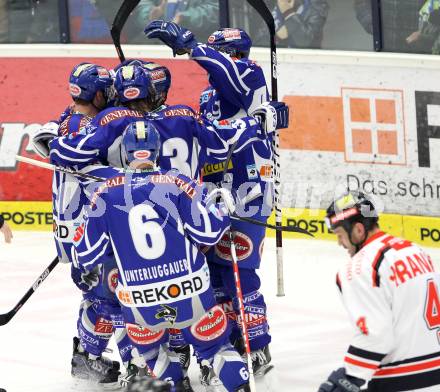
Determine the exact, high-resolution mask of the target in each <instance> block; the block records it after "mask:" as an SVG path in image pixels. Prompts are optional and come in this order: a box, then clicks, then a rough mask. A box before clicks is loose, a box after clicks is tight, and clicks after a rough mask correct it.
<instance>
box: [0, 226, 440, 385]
mask: <svg viewBox="0 0 440 392" xmlns="http://www.w3.org/2000/svg"><path fill="white" fill-rule="evenodd" d="M428 252H429V253H430V254H431V255H432V257H433V259H434V260H435V262H436V265H437V266H438V265H439V264H438V263H439V261H440V249H428ZM54 256H55V246H54V245H53V242H52V237H51V233H46V232H15V233H14V239H13V243H12V244H9V245H8V244H5V243H4V242H3V238H1V239H0V270H1V273H0V282H1V284H0V313H6V312H7V311H9V310H10V309H12V308H13V306H14V305H15V304H16V302H17V301H18V300H19V299H20V298H21V297H22V296H23V294H24V293H25V292H26V290H27V289H28V288H29V287H30V286H31V285H32V284H33V283H34V281H35V279H36V278H37V276H38V275H39V274H40V273H41V272H42V271H43V270H44V269H45V268H46V266H47V265H49V263H50V261H51V260H52V259H53V257H54ZM347 257H348V255H347V253H346V251H345V250H343V249H342V248H339V247H338V246H337V244H336V242H332V241H319V240H285V241H284V274H285V286H286V287H285V289H286V290H285V291H286V296H285V297H277V296H276V263H275V241H274V239H272V238H268V239H267V240H266V244H265V248H264V256H263V258H264V260H263V262H262V268H261V270H260V276H261V277H262V292H263V293H264V295H265V298H266V302H267V304H268V312H269V323H270V326H271V334H272V339H273V340H272V345H271V353H272V357H273V363H274V365H275V369H276V375H277V376H278V381H279V388H277V392H278V391H283V392H290V391H292V392H316V391H317V389H318V388H317V387H318V385H319V384H320V382H322V381H323V380H324V379H326V377H327V376H328V374H329V373H330V372H331V371H332V370H334V369H335V368H337V367H339V366H341V364H342V359H343V355H344V352H345V349H346V348H347V347H348V345H349V342H350V336H351V329H350V326H349V323H348V319H347V317H346V315H345V310H344V308H343V306H342V304H341V303H340V299H339V294H338V291H337V288H336V285H335V273H336V271H337V269H338V266H339V265H340V263H341V262H343V261H344V260H346V259H347ZM80 298H81V293H80V292H79V290H78V289H77V288H76V287H75V286H74V285H73V283H71V281H70V269H69V266H68V265H64V264H61V265H58V266H57V267H56V269H55V270H54V271H53V272H52V273H51V275H50V276H49V277H48V278H47V280H46V281H45V282H44V283H43V284H42V286H41V287H40V288H39V289H38V290H37V292H36V293H35V294H34V295H33V296H32V297H31V298H30V299H29V301H28V302H27V303H26V305H24V307H23V308H22V309H21V310H20V311H19V312H18V313H17V315H16V316H15V317H14V318H13V319H12V320H11V321H10V322H9V323H8V324H6V325H4V326H1V327H0V388H5V389H6V390H7V391H8V392H31V391H32V392H43V391H44V392H60V391H62V392H67V391H81V392H82V391H84V392H85V391H91V389H90V388H86V387H84V386H78V385H76V384H74V381H73V380H72V378H71V376H70V360H71V355H72V337H73V336H74V335H75V323H76V316H77V311H78V306H79V302H80ZM110 347H112V348H114V349H115V345H114V342H113V341H112V342H111V344H110ZM108 355H109V356H111V357H113V358H114V359H117V357H118V354H117V351H116V349H115V350H114V352H113V353H112V354H108ZM190 377H191V380H192V383H193V387H194V389H195V391H196V392H199V391H200V392H201V391H203V388H202V387H201V386H200V384H199V383H198V368H197V367H196V365H195V364H194V361H193V364H192V365H191V368H190ZM262 391H265V389H264V388H260V389H259V390H258V392H262Z"/></svg>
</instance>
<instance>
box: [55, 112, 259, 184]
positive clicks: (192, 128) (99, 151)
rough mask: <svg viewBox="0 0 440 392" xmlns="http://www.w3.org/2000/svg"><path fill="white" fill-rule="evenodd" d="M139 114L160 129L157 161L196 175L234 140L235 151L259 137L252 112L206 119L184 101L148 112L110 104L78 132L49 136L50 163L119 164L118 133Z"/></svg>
mask: <svg viewBox="0 0 440 392" xmlns="http://www.w3.org/2000/svg"><path fill="white" fill-rule="evenodd" d="M139 119H145V120H148V121H152V122H153V124H154V125H155V127H156V128H157V130H158V132H159V134H160V137H161V150H160V153H159V166H160V167H161V168H163V169H172V168H174V169H178V170H179V171H180V172H181V173H183V174H185V175H187V176H189V177H193V178H197V177H198V176H199V174H200V170H201V166H202V164H204V163H205V162H218V161H219V160H222V159H225V157H226V156H227V153H228V150H229V146H230V145H232V144H233V143H235V142H237V145H236V151H241V150H243V149H246V148H247V147H248V146H250V145H251V144H252V143H253V142H254V141H255V140H260V138H261V137H262V135H261V129H260V126H259V124H258V123H257V121H256V120H255V119H254V118H252V117H245V118H243V119H239V120H236V121H232V122H220V123H219V122H216V123H210V122H208V121H207V120H206V119H204V118H201V117H200V116H198V115H197V114H196V113H195V112H194V111H193V110H192V109H191V108H189V107H188V106H184V105H174V106H164V107H162V108H161V110H159V111H156V112H154V113H148V114H144V113H141V112H139V111H135V110H130V109H126V108H121V107H118V108H116V107H115V108H109V109H105V110H103V111H102V112H100V113H99V114H98V115H97V116H96V117H95V118H94V119H93V120H92V121H91V122H90V124H89V125H87V126H86V127H85V128H84V129H83V134H82V135H79V136H77V137H75V138H71V137H60V138H56V139H54V140H53V141H52V142H51V144H50V148H51V152H50V158H51V162H52V163H54V164H57V165H60V166H68V167H71V166H75V167H83V166H85V165H88V164H90V163H92V162H97V161H99V162H101V163H103V164H110V165H112V166H116V167H121V166H123V165H122V164H123V162H122V160H121V154H120V148H119V147H120V141H121V137H122V133H123V131H124V129H125V128H126V127H127V125H128V124H130V123H131V122H134V121H138V120H139Z"/></svg>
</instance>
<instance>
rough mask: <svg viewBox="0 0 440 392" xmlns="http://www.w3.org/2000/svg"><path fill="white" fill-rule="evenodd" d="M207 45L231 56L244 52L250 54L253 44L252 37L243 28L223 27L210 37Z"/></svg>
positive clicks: (245, 54)
mask: <svg viewBox="0 0 440 392" xmlns="http://www.w3.org/2000/svg"><path fill="white" fill-rule="evenodd" d="M207 45H208V46H209V47H211V48H213V49H215V50H218V51H220V52H225V53H228V54H230V55H231V56H237V55H238V54H242V55H243V56H244V57H248V56H249V52H250V50H251V46H252V40H251V37H249V35H248V33H246V31H244V30H242V29H233V28H223V29H219V30H217V31H214V32H213V33H212V34H211V35H210V36H209V38H208V42H207Z"/></svg>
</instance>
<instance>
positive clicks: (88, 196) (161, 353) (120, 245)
mask: <svg viewBox="0 0 440 392" xmlns="http://www.w3.org/2000/svg"><path fill="white" fill-rule="evenodd" d="M145 33H146V35H147V37H148V38H159V39H160V40H162V41H163V42H164V43H165V44H166V45H168V46H169V47H171V48H172V50H173V54H179V55H180V54H189V56H190V58H191V59H193V60H194V61H196V62H197V63H198V64H199V65H200V66H201V67H202V68H204V69H205V70H206V71H207V73H208V76H209V83H210V85H209V87H208V88H207V89H206V90H204V91H203V92H202V94H201V98H200V108H199V111H198V112H195V111H194V110H193V109H192V108H190V107H188V106H185V105H172V106H171V105H167V104H166V99H167V93H168V90H169V88H170V86H171V74H170V72H169V70H168V69H167V68H166V67H164V66H162V65H159V64H156V63H154V62H148V61H143V60H136V59H135V60H128V61H126V62H124V63H122V64H121V65H119V66H118V67H116V68H115V69H114V70H110V71H109V70H107V69H105V68H104V67H101V66H99V65H95V64H90V63H81V64H79V65H77V66H75V67H74V69H73V70H72V72H71V74H70V79H69V82H70V84H69V88H70V94H71V96H72V98H73V103H72V105H71V106H69V108H68V109H67V110H66V111H65V112H64V113H62V115H61V117H60V119H59V121H56V122H50V123H48V124H46V125H45V126H43V127H42V128H41V129H40V130H39V131H38V132H37V133H36V134H35V136H34V139H33V142H34V146H35V150H36V151H37V152H38V153H39V154H40V155H41V156H43V157H50V160H51V162H52V163H53V164H55V165H56V166H57V167H58V168H61V167H63V168H69V170H67V171H66V170H58V171H55V172H54V178H53V187H52V189H53V210H54V220H55V240H56V241H55V242H56V246H57V251H58V256H59V258H60V259H61V260H62V261H65V262H70V263H71V271H72V273H71V275H72V279H73V281H74V283H75V284H76V285H77V286H78V287H79V288H80V289H81V290H82V293H83V299H82V301H81V305H80V309H79V317H78V321H77V330H78V336H77V337H74V339H73V343H74V344H73V346H74V347H73V358H72V375H73V376H74V377H76V378H77V379H86V380H89V381H90V380H92V381H94V382H96V383H98V384H100V385H102V386H105V387H112V386H115V387H118V388H123V387H127V389H128V390H129V391H132V392H135V391H145V392H166V391H178V392H181V391H185V392H186V391H192V390H193V389H192V387H191V383H190V380H189V378H188V367H189V364H190V358H191V350H190V345H192V346H193V352H194V356H195V357H196V361H197V363H198V365H199V367H200V381H201V383H202V385H204V386H205V387H206V390H207V391H213V392H215V391H224V390H226V391H240V392H246V391H251V390H252V391H253V390H254V388H253V382H252V380H253V377H254V376H255V378H264V377H265V376H267V375H268V374H271V370H272V368H273V366H272V364H271V356H270V351H269V344H270V342H271V337H270V334H269V325H268V321H267V315H266V305H265V301H264V297H263V295H262V293H261V292H260V279H259V277H258V275H257V270H258V268H259V266H260V261H261V255H262V252H263V243H264V235H265V227H264V224H265V222H266V220H267V218H268V216H269V215H270V213H271V210H272V196H273V195H272V193H273V192H272V185H273V181H272V173H271V168H272V154H273V151H272V140H273V138H274V133H275V131H276V130H277V129H281V128H286V127H287V125H288V110H287V108H286V106H285V105H284V104H282V103H281V102H268V99H269V97H268V92H267V87H266V82H265V79H264V75H263V72H262V70H261V68H260V67H259V66H258V65H257V64H256V63H255V62H253V61H251V60H249V51H250V48H251V40H250V38H249V36H248V35H247V33H246V32H244V31H243V30H240V29H220V30H218V31H216V32H214V33H213V34H212V35H211V36H210V37H209V39H208V42H207V44H200V43H198V42H197V41H196V39H195V38H194V36H193V34H192V33H191V32H190V31H188V30H186V29H184V28H182V27H180V26H178V25H177V24H175V23H171V22H164V21H153V22H151V23H150V24H149V25H148V26H147V28H146V29H145ZM244 215H246V216H252V218H253V219H254V223H255V222H257V223H259V225H255V224H253V223H250V222H249V221H245V220H242V219H240V216H244ZM326 222H327V224H328V228H329V230H331V231H333V232H334V233H335V234H336V235H337V237H338V242H339V244H340V245H342V246H343V247H344V248H346V249H347V250H348V252H349V254H350V256H351V258H350V260H349V262H347V263H346V265H345V266H344V267H343V268H341V270H340V272H339V273H338V276H337V285H338V288H339V290H340V292H341V295H342V298H343V302H344V304H345V306H346V308H347V310H348V313H349V314H350V318H351V320H352V324H353V327H354V329H355V331H356V332H355V335H354V337H353V339H352V344H351V345H350V346H349V348H348V350H347V354H346V357H345V358H344V366H343V367H341V368H340V369H338V370H336V371H334V372H332V373H331V374H330V376H329V377H328V380H327V381H326V382H324V383H322V384H321V385H320V386H319V392H358V391H360V390H368V391H370V392H373V391H374V392H379V391H387V392H397V391H409V390H420V391H422V390H423V391H425V390H426V391H436V390H437V389H436V388H437V387H438V385H439V384H440V362H439V358H440V353H439V350H438V344H439V341H440V340H439V336H440V334H439V331H440V316H439V314H440V293H439V286H440V275H439V274H438V273H436V272H435V271H434V266H433V263H432V262H431V259H430V258H429V256H428V255H427V254H426V253H425V252H424V251H423V250H421V249H420V248H418V247H417V246H416V245H414V244H412V243H411V242H409V241H405V240H402V239H399V238H395V237H393V236H390V235H388V234H386V233H384V232H382V231H381V230H380V229H379V225H378V215H377V211H376V209H375V207H374V204H373V203H372V201H371V200H370V199H369V198H368V197H366V196H365V195H364V194H362V193H360V192H348V193H346V194H344V195H343V196H342V197H340V198H336V199H335V201H334V202H333V203H332V204H331V206H330V207H329V208H328V209H327V216H326ZM236 263H238V271H239V273H238V274H236V273H234V272H235V271H234V269H233V268H232V266H233V265H237V264H236ZM408 310H411V311H408ZM240 311H241V312H240ZM243 311H244V313H243ZM243 314H244V316H241V315H243ZM113 335H114V336H115V339H116V343H117V346H118V349H119V354H120V356H121V359H122V362H123V364H124V367H125V371H124V372H122V373H123V374H121V371H120V364H119V362H117V361H111V360H109V359H108V358H106V357H105V356H103V353H104V352H105V350H106V348H107V344H108V342H109V339H110V338H111V336H113ZM248 342H249V344H247V343H248ZM245 349H246V350H247V351H248V353H249V350H250V355H248V356H247V357H248V358H249V360H248V361H244V360H243V357H244V351H245ZM246 362H248V363H246Z"/></svg>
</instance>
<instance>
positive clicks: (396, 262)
mask: <svg viewBox="0 0 440 392" xmlns="http://www.w3.org/2000/svg"><path fill="white" fill-rule="evenodd" d="M337 284H338V287H339V289H340V291H341V295H342V300H343V302H344V305H345V307H346V309H347V311H348V313H349V316H350V319H351V322H352V324H353V327H354V328H355V330H356V333H355V335H354V337H353V339H352V341H351V345H350V347H349V348H348V351H347V353H346V356H345V358H344V366H345V368H346V370H347V374H349V375H352V376H355V377H359V378H362V379H364V380H367V381H369V383H368V391H369V392H370V391H371V392H373V391H374V392H379V391H386V392H393V391H413V390H419V389H420V390H422V388H426V387H433V386H436V387H434V389H431V388H429V390H436V389H435V388H438V391H440V274H439V273H437V272H435V271H434V266H433V264H432V261H431V259H430V257H429V256H428V255H427V254H426V253H425V252H424V251H423V250H422V249H420V248H419V247H418V246H417V245H415V244H413V243H411V242H410V241H406V240H402V239H400V238H396V237H393V236H391V235H388V234H385V233H383V232H378V233H376V234H374V235H373V236H372V237H370V238H369V239H368V240H367V241H366V242H365V244H364V246H363V247H362V249H361V250H360V251H359V252H358V253H356V254H355V255H354V256H353V257H352V258H350V260H349V261H348V262H347V263H346V265H345V266H344V267H343V268H341V270H340V271H339V272H338V275H337Z"/></svg>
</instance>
